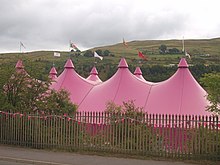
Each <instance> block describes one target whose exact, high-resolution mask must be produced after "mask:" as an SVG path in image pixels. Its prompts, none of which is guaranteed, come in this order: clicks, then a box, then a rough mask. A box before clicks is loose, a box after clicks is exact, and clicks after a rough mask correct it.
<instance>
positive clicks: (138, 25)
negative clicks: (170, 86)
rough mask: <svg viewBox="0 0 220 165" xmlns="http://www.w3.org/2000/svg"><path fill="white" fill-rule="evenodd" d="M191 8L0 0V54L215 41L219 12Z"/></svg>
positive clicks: (159, 1)
mask: <svg viewBox="0 0 220 165" xmlns="http://www.w3.org/2000/svg"><path fill="white" fill-rule="evenodd" d="M197 2H198V1H197ZM199 2H200V1H199ZM189 3H191V4H192V3H195V2H194V1H193V2H190V1H188V0H185V1H178V2H176V1H174V0H168V1H166V2H164V1H163V0H155V1H153V2H149V1H144V0H138V1H131V0H126V1H123V0H117V1H116V0H106V1H103V0H80V1H78V0H62V1H60V0H31V1H26V0H11V1H8V0H2V1H1V6H0V43H2V44H0V52H5V51H6V52H7V51H8V52H10V51H18V50H19V42H20V41H22V42H23V43H25V45H26V47H27V51H31V50H68V43H69V40H72V41H73V42H74V43H75V44H76V45H77V46H78V47H79V48H81V49H86V48H90V47H96V46H101V45H108V44H114V43H118V42H121V41H122V38H123V37H124V38H126V40H129V41H130V40H144V39H167V38H181V37H182V36H183V35H186V36H188V37H190V36H192V37H204V36H207V35H208V36H212V37H213V36H216V35H218V31H219V21H217V19H215V17H214V15H215V16H218V15H219V11H218V10H213V11H212V10H210V9H209V8H207V3H208V1H201V2H200V3H199V4H200V5H201V7H200V8H198V9H197V8H195V7H192V6H187V5H188V4H189ZM193 5H196V4H193ZM211 6H212V7H213V8H216V7H215V6H216V5H213V3H212V5H211ZM204 10H206V11H207V10H208V11H209V13H211V15H208V12H206V13H203V11H204ZM200 16H203V18H204V19H203V20H202V19H201V18H200ZM204 21H209V22H207V23H204Z"/></svg>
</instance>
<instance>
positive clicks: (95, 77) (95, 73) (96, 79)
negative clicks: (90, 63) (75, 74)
mask: <svg viewBox="0 0 220 165" xmlns="http://www.w3.org/2000/svg"><path fill="white" fill-rule="evenodd" d="M86 79H87V80H90V81H93V82H94V83H95V84H100V83H102V80H101V79H100V78H99V76H98V71H97V69H96V67H95V66H94V67H93V68H92V70H91V72H90V75H89V76H88V77H87V78H86Z"/></svg>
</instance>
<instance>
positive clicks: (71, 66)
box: [64, 59, 75, 68]
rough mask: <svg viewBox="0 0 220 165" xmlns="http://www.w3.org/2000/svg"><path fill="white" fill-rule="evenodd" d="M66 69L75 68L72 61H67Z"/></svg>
mask: <svg viewBox="0 0 220 165" xmlns="http://www.w3.org/2000/svg"><path fill="white" fill-rule="evenodd" d="M64 68H75V67H74V65H73V62H72V60H71V59H68V60H67V61H66V64H65V66H64Z"/></svg>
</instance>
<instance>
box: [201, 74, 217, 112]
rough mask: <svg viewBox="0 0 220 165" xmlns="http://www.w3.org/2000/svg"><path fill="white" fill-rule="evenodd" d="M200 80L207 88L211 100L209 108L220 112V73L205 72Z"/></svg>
mask: <svg viewBox="0 0 220 165" xmlns="http://www.w3.org/2000/svg"><path fill="white" fill-rule="evenodd" d="M200 80H201V82H202V84H203V85H204V87H205V89H206V90H207V92H208V99H209V101H210V102H211V105H210V106H209V107H208V109H207V110H208V111H211V112H215V113H217V114H220V73H216V74H214V73H209V74H205V75H204V77H202V78H201V79H200Z"/></svg>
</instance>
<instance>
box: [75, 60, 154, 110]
mask: <svg viewBox="0 0 220 165" xmlns="http://www.w3.org/2000/svg"><path fill="white" fill-rule="evenodd" d="M151 87H152V85H150V84H148V83H146V82H144V81H142V80H140V79H138V78H136V77H135V76H134V75H133V74H132V73H131V72H130V71H129V69H128V65H127V62H126V60H125V59H124V58H123V59H121V61H120V63H119V65H118V71H117V72H116V73H115V74H114V75H113V76H112V77H111V78H110V79H109V80H107V81H105V82H103V83H101V84H99V85H96V86H94V87H93V89H92V90H91V91H90V92H89V93H88V95H87V96H86V97H85V99H84V100H83V101H82V103H81V104H79V109H78V110H79V111H93V112H102V111H104V110H105V108H106V104H107V103H108V102H109V101H113V102H115V103H116V104H122V102H123V101H125V102H127V101H128V100H133V101H134V102H135V104H136V105H137V106H139V107H144V106H145V104H146V100H147V98H148V96H149V93H150V89H151Z"/></svg>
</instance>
